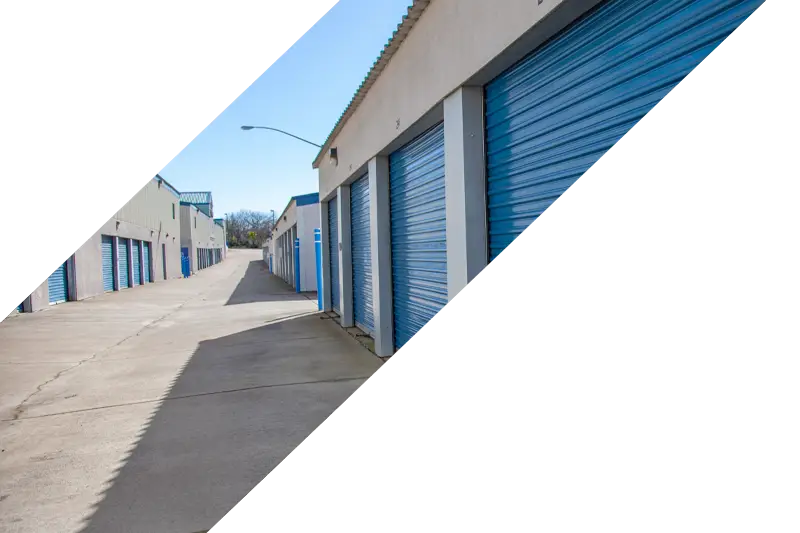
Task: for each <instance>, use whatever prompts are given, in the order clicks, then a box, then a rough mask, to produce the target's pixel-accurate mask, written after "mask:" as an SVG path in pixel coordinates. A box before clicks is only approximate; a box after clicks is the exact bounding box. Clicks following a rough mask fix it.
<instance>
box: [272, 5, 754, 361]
mask: <svg viewBox="0 0 800 533" xmlns="http://www.w3.org/2000/svg"><path fill="white" fill-rule="evenodd" d="M763 3H764V0H536V1H531V0H496V1H493V2H486V1H485V0H415V1H414V2H413V4H412V5H411V6H410V7H409V9H408V13H407V16H406V17H404V19H403V22H402V23H401V24H400V25H399V27H398V29H397V31H396V32H395V33H394V35H393V36H392V38H391V39H390V40H389V42H388V43H387V45H386V46H385V48H384V50H383V52H382V53H381V55H380V57H379V58H378V60H377V61H376V62H375V64H374V65H373V68H372V69H371V70H370V72H369V73H368V75H367V77H366V78H365V80H364V82H363V83H362V85H361V86H360V87H359V89H358V91H357V92H356V94H355V96H354V97H353V99H352V101H351V103H350V104H349V106H348V107H347V109H346V110H345V111H344V113H343V114H342V116H341V118H340V119H339V121H338V122H337V123H336V125H335V126H334V128H333V130H332V132H331V133H330V135H329V137H328V139H327V140H326V141H325V142H324V144H323V146H322V148H321V150H320V151H319V154H318V155H317V157H316V159H315V160H314V163H313V166H314V168H315V169H318V176H319V195H318V201H319V204H318V207H319V216H318V220H319V222H318V224H319V225H318V228H319V240H320V246H319V248H320V256H321V257H320V261H319V263H318V268H317V271H318V274H319V278H320V280H319V282H318V287H319V293H320V305H321V308H323V309H325V310H326V311H329V310H333V311H335V312H336V313H338V314H339V315H340V318H341V322H342V325H343V326H353V325H355V326H357V327H360V328H361V329H363V330H364V331H365V332H367V333H368V334H369V335H371V336H372V337H373V338H374V339H375V349H376V352H377V354H378V355H381V356H388V355H391V354H392V353H393V352H394V351H395V350H396V349H398V348H400V347H402V346H403V345H404V344H405V343H407V342H408V340H409V339H410V338H411V337H412V336H413V335H414V334H415V333H416V332H417V331H419V330H420V329H421V328H422V327H423V326H424V325H425V324H426V323H427V322H428V321H429V320H430V319H431V318H432V317H433V316H434V315H435V314H436V313H437V312H438V311H439V310H440V309H441V308H442V307H443V306H444V305H445V304H447V302H448V301H449V300H451V299H452V298H453V297H454V296H455V295H456V294H457V293H458V292H459V291H460V290H461V289H463V288H464V287H465V286H466V285H467V283H469V281H470V280H472V279H473V278H474V277H475V276H476V275H477V274H478V273H479V272H481V270H482V269H483V268H485V267H486V266H487V265H488V263H489V262H491V261H492V260H494V259H495V258H496V257H497V256H498V255H499V254H500V253H501V252H502V251H503V250H504V249H505V248H506V247H507V246H508V245H509V244H510V243H511V242H512V241H513V240H514V239H515V238H516V237H517V236H518V235H519V234H521V233H522V232H523V231H524V230H525V229H526V228H527V227H528V226H529V225H530V224H531V223H533V222H534V221H535V220H536V219H537V218H538V217H539V216H540V215H541V214H542V213H543V212H544V211H545V210H546V209H547V208H548V207H549V206H550V205H552V203H553V202H555V201H556V200H557V199H558V198H559V197H560V196H561V195H562V194H563V193H564V192H565V191H566V190H567V189H568V188H569V187H570V186H571V185H572V184H573V183H575V181H576V180H577V179H578V178H580V176H581V175H583V173H584V172H586V171H587V170H588V169H589V168H590V167H591V166H592V165H593V164H594V163H595V162H596V161H597V160H598V159H600V157H602V155H603V154H604V153H605V152H606V151H608V150H609V149H610V148H611V147H612V146H613V145H614V144H615V143H616V142H617V141H618V140H619V139H620V138H622V137H623V136H624V135H625V134H626V133H627V132H628V131H629V130H630V129H631V128H633V127H634V126H635V125H636V123H637V122H638V121H639V120H640V119H641V118H642V117H644V115H645V114H647V113H648V111H650V110H651V109H652V108H653V107H654V106H655V105H657V104H658V102H659V101H661V99H662V98H664V97H665V96H666V95H667V94H668V93H669V92H670V91H671V90H672V89H673V88H674V87H675V86H676V85H677V84H678V83H680V82H681V80H682V79H683V78H684V77H685V76H687V75H688V74H689V73H690V72H691V71H692V70H693V69H694V68H695V67H696V66H697V65H698V64H700V62H702V61H703V60H704V59H705V58H706V57H707V56H708V55H709V54H710V53H712V51H713V50H714V49H715V48H716V47H717V46H718V45H719V44H720V43H721V42H722V41H723V40H724V39H725V38H726V37H727V36H729V35H730V34H731V33H732V32H733V31H735V30H736V28H737V27H738V26H739V25H740V24H742V23H743V22H744V21H745V20H746V19H747V17H749V16H750V15H751V14H752V13H753V12H754V11H755V10H756V9H758V8H759V6H761V4H763ZM643 171H645V172H646V169H643ZM643 179H646V176H643ZM287 221H288V218H287ZM289 235H290V236H289V237H287V238H284V239H283V240H282V241H281V242H280V243H279V245H278V249H280V250H281V254H282V257H281V259H280V265H279V266H278V267H277V268H278V272H279V273H281V274H285V273H287V272H288V273H289V277H291V273H292V266H291V264H289V265H288V266H287V265H286V261H287V259H286V258H287V257H289V258H290V257H291V254H287V253H286V252H287V247H290V246H291V243H292V242H293V240H292V237H291V234H289ZM303 239H305V240H306V241H307V240H309V239H310V237H309V236H308V235H305V236H301V242H302V240H303ZM284 279H286V277H285V276H284ZM500 290H505V288H501V289H500Z"/></svg>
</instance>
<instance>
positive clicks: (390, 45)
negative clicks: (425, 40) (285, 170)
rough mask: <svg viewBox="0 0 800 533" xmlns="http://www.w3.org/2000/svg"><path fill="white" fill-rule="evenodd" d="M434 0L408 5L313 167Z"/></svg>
mask: <svg viewBox="0 0 800 533" xmlns="http://www.w3.org/2000/svg"><path fill="white" fill-rule="evenodd" d="M432 1H433V0H413V1H412V4H411V5H410V6H408V10H407V12H406V14H405V15H403V20H402V21H401V22H400V24H398V25H397V29H396V30H395V31H394V32H393V33H392V36H391V37H390V38H389V41H388V42H387V43H386V44H385V45H384V47H383V50H381V53H380V55H379V56H378V59H376V60H375V62H374V63H373V64H372V67H371V68H370V70H369V72H368V73H367V75H366V76H365V77H364V80H363V81H362V82H361V85H359V87H358V89H357V90H356V92H355V94H354V95H353V98H352V99H351V100H350V103H349V104H348V105H347V107H346V108H345V110H344V112H343V113H342V114H341V115H340V116H339V120H337V121H336V124H335V125H334V126H333V129H332V130H331V132H330V134H328V138H327V139H325V142H324V143H322V147H321V148H320V150H319V153H317V156H316V157H315V158H314V162H313V163H312V164H311V168H313V169H318V168H319V165H320V163H321V162H322V157H323V156H324V154H325V152H326V151H327V150H328V148H330V145H331V142H332V141H333V139H334V138H335V137H336V136H337V135H338V134H339V133H340V132H341V130H342V128H343V127H344V125H345V124H346V123H347V120H348V119H349V118H350V117H351V116H352V115H353V113H355V111H356V109H357V108H358V106H359V104H361V102H362V101H363V100H364V98H365V97H366V95H367V92H369V89H370V88H371V87H372V85H373V84H374V83H375V80H377V79H378V76H380V75H381V73H382V72H383V70H384V69H385V68H386V65H387V64H388V63H389V61H390V60H391V59H392V56H394V54H395V53H396V52H397V50H398V49H399V48H400V45H401V44H403V41H404V40H405V38H406V37H407V36H408V34H409V32H410V31H411V28H413V27H414V24H415V23H416V22H417V20H419V18H420V17H421V16H422V13H423V11H425V8H427V7H428V5H429V4H430V3H431V2H432Z"/></svg>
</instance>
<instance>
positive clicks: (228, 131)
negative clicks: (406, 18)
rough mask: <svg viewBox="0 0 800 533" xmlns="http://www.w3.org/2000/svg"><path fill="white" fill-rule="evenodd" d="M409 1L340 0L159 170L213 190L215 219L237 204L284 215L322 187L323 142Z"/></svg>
mask: <svg viewBox="0 0 800 533" xmlns="http://www.w3.org/2000/svg"><path fill="white" fill-rule="evenodd" d="M410 3H411V0H340V2H339V3H338V4H336V5H335V6H334V7H333V8H332V9H331V10H330V11H329V12H328V14H327V15H325V16H324V17H323V18H322V19H321V20H320V21H319V22H318V23H317V24H316V25H315V26H314V27H313V28H311V30H309V31H308V33H306V34H305V35H304V36H303V37H302V38H301V39H300V40H299V41H297V43H295V45H294V46H293V47H292V48H291V49H290V50H289V51H288V52H286V54H284V55H283V56H282V57H281V58H280V59H278V61H276V62H275V63H274V64H273V65H272V67H270V68H269V69H268V70H267V71H266V72H265V73H264V74H263V75H262V76H261V77H260V78H259V79H258V80H257V81H256V82H255V83H253V85H251V86H250V87H249V88H248V89H247V90H246V91H245V92H244V93H242V94H241V95H240V96H239V98H238V99H236V101H234V102H233V103H232V104H231V105H230V107H228V108H227V109H226V110H225V111H224V112H222V113H221V114H220V115H219V116H218V117H217V118H216V120H215V121H214V122H212V123H211V124H210V125H209V126H208V127H207V128H206V129H205V130H204V131H203V132H202V133H200V134H199V135H198V136H197V137H196V138H195V139H194V140H193V141H192V142H191V143H190V144H189V145H188V146H187V147H186V148H185V149H184V150H183V151H182V152H181V153H180V154H178V155H177V156H176V157H175V158H174V159H173V160H172V161H171V162H170V163H169V164H168V165H167V166H166V167H165V168H164V169H163V171H162V172H161V175H162V176H163V177H164V178H165V179H166V180H167V181H169V182H170V183H172V184H173V185H174V186H175V187H176V188H177V189H178V190H180V191H207V190H210V191H212V192H213V195H214V215H215V216H217V217H221V216H223V215H224V213H231V212H234V211H238V210H239V209H253V210H256V211H265V212H266V211H269V210H270V209H274V210H275V211H276V215H279V214H280V212H281V211H282V210H283V208H284V207H286V203H287V202H288V201H289V198H290V197H291V196H293V195H297V194H305V193H309V192H316V191H317V190H318V183H317V171H316V170H313V169H312V168H311V162H312V161H313V159H314V157H315V156H316V154H317V149H316V148H314V147H313V146H311V145H308V144H305V143H302V142H300V141H297V140H295V139H292V138H290V137H286V136H284V135H281V134H278V133H274V132H270V131H265V130H251V131H242V130H241V129H240V126H242V125H244V124H249V125H260V126H271V127H274V128H279V129H282V130H285V131H288V132H291V133H293V134H295V135H298V136H300V137H303V138H306V139H308V140H310V141H313V142H315V143H317V144H322V143H323V141H324V140H325V138H326V137H327V136H328V134H329V133H330V131H331V129H332V128H333V126H334V124H335V123H336V120H337V119H338V118H339V116H340V115H341V113H342V112H343V111H344V109H345V107H346V106H347V104H348V103H349V102H350V99H351V98H352V97H353V94H354V93H355V91H356V89H357V88H358V86H359V85H360V83H361V81H362V80H363V79H364V76H366V74H367V72H368V71H369V68H370V67H371V66H372V63H373V62H374V61H375V59H376V58H377V57H378V54H379V53H380V51H381V50H382V49H383V46H384V45H385V44H386V42H387V41H388V40H389V38H390V37H391V35H392V32H393V31H394V30H395V29H396V28H397V25H398V24H399V23H400V21H401V19H402V17H403V15H404V14H405V13H406V9H407V7H408V5H409V4H410Z"/></svg>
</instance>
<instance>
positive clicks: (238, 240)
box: [225, 209, 272, 248]
mask: <svg viewBox="0 0 800 533" xmlns="http://www.w3.org/2000/svg"><path fill="white" fill-rule="evenodd" d="M225 223H226V225H227V228H228V242H230V243H231V246H233V247H236V246H250V247H253V248H261V246H262V244H263V243H264V241H265V240H266V238H267V236H268V235H269V233H270V231H271V230H272V217H271V216H270V215H269V214H267V213H262V212H260V211H250V210H246V209H242V210H241V211H238V212H236V213H230V214H227V215H225Z"/></svg>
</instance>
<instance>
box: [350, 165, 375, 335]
mask: <svg viewBox="0 0 800 533" xmlns="http://www.w3.org/2000/svg"><path fill="white" fill-rule="evenodd" d="M369 236H370V233H369V176H363V177H362V178H359V179H358V180H356V181H354V182H353V184H352V185H351V186H350V243H351V244H350V246H351V254H352V257H353V319H354V320H355V322H356V325H357V326H359V327H360V328H361V329H363V330H364V331H366V332H368V333H372V331H373V330H374V329H375V320H374V319H373V314H372V253H371V248H370V237H369Z"/></svg>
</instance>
